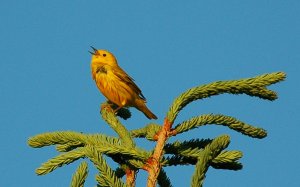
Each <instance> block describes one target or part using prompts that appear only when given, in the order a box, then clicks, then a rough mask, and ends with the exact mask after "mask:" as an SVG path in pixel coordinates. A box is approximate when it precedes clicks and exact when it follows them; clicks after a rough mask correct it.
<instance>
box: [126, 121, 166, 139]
mask: <svg viewBox="0 0 300 187" xmlns="http://www.w3.org/2000/svg"><path fill="white" fill-rule="evenodd" d="M160 130H161V126H160V125H158V124H148V125H146V126H145V127H142V128H139V129H135V130H132V131H130V134H131V137H133V138H146V139H148V140H150V141H154V140H155V139H154V137H155V135H156V134H157V133H158V132H159V131H160Z"/></svg>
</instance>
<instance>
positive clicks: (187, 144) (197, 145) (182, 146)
mask: <svg viewBox="0 0 300 187" xmlns="http://www.w3.org/2000/svg"><path fill="white" fill-rule="evenodd" d="M211 141H212V140H211V139H192V140H189V141H183V142H180V141H175V142H173V143H167V144H166V145H165V147H164V150H165V154H175V155H176V154H182V151H188V150H193V149H199V150H200V149H203V148H204V147H205V146H206V145H207V144H209V143H210V142H211ZM189 154H190V153H189ZM185 156H186V155H185Z"/></svg>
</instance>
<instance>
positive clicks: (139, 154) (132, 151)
mask: <svg viewBox="0 0 300 187" xmlns="http://www.w3.org/2000/svg"><path fill="white" fill-rule="evenodd" d="M94 147H95V149H97V151H99V152H101V153H102V154H107V155H122V156H130V157H133V158H136V159H139V160H146V159H148V158H149V156H150V153H149V152H147V151H145V150H142V149H139V148H137V147H135V148H130V147H126V146H123V145H110V146H109V147H107V146H94Z"/></svg>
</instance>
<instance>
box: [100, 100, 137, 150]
mask: <svg viewBox="0 0 300 187" xmlns="http://www.w3.org/2000/svg"><path fill="white" fill-rule="evenodd" d="M101 115H102V118H103V119H104V120H105V121H106V123H107V124H109V126H110V127H111V128H112V129H113V130H114V131H115V132H116V133H117V134H118V135H119V137H120V138H121V140H122V142H124V144H125V145H126V146H128V147H135V143H134V141H133V139H132V138H131V136H130V133H129V131H128V130H127V129H126V128H125V126H124V125H122V124H121V122H120V121H119V120H118V118H117V117H116V116H115V114H114V113H113V112H112V111H111V108H110V105H109V104H106V103H104V104H102V106H101Z"/></svg>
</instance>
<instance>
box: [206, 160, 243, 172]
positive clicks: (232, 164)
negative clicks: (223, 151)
mask: <svg viewBox="0 0 300 187" xmlns="http://www.w3.org/2000/svg"><path fill="white" fill-rule="evenodd" d="M211 167H213V168H214V169H227V170H235V171H236V170H241V169H243V165H242V164H241V163H239V162H237V161H233V162H228V163H218V164H215V163H213V162H212V163H211Z"/></svg>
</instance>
